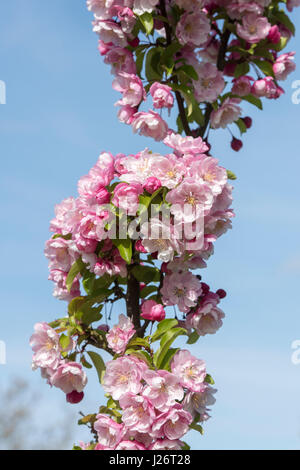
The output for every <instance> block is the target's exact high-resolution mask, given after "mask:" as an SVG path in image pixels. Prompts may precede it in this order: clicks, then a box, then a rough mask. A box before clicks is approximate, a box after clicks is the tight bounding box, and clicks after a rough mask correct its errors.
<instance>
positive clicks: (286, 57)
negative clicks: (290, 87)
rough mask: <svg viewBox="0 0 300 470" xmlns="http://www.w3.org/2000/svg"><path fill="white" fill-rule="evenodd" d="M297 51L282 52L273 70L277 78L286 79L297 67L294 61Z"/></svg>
mask: <svg viewBox="0 0 300 470" xmlns="http://www.w3.org/2000/svg"><path fill="white" fill-rule="evenodd" d="M294 56H295V52H290V53H288V54H282V55H281V56H279V57H278V58H277V59H276V62H275V64H274V65H273V71H274V74H275V78H276V80H286V79H287V77H288V75H289V74H290V73H292V72H294V70H295V69H296V64H295V63H294V62H293V60H294Z"/></svg>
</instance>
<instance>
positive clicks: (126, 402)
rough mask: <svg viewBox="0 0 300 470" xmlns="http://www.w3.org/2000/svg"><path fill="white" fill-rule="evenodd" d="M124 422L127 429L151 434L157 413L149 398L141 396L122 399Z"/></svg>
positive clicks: (126, 396) (125, 396) (129, 396)
mask: <svg viewBox="0 0 300 470" xmlns="http://www.w3.org/2000/svg"><path fill="white" fill-rule="evenodd" d="M120 406H121V408H122V409H123V415H122V421H123V423H124V424H125V426H126V429H128V430H130V431H137V432H141V433H148V432H151V428H152V424H153V422H154V420H155V419H156V413H155V410H154V407H153V404H152V403H151V401H150V400H148V398H146V397H144V396H140V395H137V396H135V395H129V394H128V395H124V396H123V397H121V398H120Z"/></svg>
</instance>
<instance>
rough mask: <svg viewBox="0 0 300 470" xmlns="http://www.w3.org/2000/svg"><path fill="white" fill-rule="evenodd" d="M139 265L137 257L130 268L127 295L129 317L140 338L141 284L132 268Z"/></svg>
mask: <svg viewBox="0 0 300 470" xmlns="http://www.w3.org/2000/svg"><path fill="white" fill-rule="evenodd" d="M138 264H139V259H138V257H136V260H135V262H134V263H133V264H132V265H130V266H129V267H128V281H127V293H126V308H127V316H128V317H129V318H131V320H132V323H133V325H134V327H135V329H136V331H137V334H138V335H139V336H140V334H141V332H140V331H139V330H140V328H141V320H140V283H139V281H137V280H136V278H135V277H134V275H133V273H132V268H133V267H134V266H137V265H138Z"/></svg>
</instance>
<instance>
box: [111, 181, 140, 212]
mask: <svg viewBox="0 0 300 470" xmlns="http://www.w3.org/2000/svg"><path fill="white" fill-rule="evenodd" d="M142 193H143V187H142V186H141V185H140V184H136V183H131V184H126V183H119V184H118V185H117V186H116V187H115V190H114V196H113V198H112V203H113V204H114V205H115V206H117V207H119V208H120V209H122V210H124V211H126V212H127V213H128V215H136V213H137V210H138V207H139V196H140V194H142Z"/></svg>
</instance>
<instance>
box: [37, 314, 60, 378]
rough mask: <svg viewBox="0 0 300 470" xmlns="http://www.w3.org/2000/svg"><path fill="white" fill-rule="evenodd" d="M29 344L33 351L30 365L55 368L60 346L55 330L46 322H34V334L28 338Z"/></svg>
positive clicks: (58, 360)
mask: <svg viewBox="0 0 300 470" xmlns="http://www.w3.org/2000/svg"><path fill="white" fill-rule="evenodd" d="M30 346H31V347H32V350H33V352H34V355H33V358H32V367H33V369H37V368H38V367H41V368H44V369H53V370H54V369H56V368H57V367H58V365H59V362H60V354H61V346H60V343H59V336H58V334H57V333H56V331H55V330H54V329H53V328H51V327H50V326H49V325H48V324H47V323H45V322H43V323H36V324H35V325H34V334H33V335H32V336H31V338H30Z"/></svg>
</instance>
